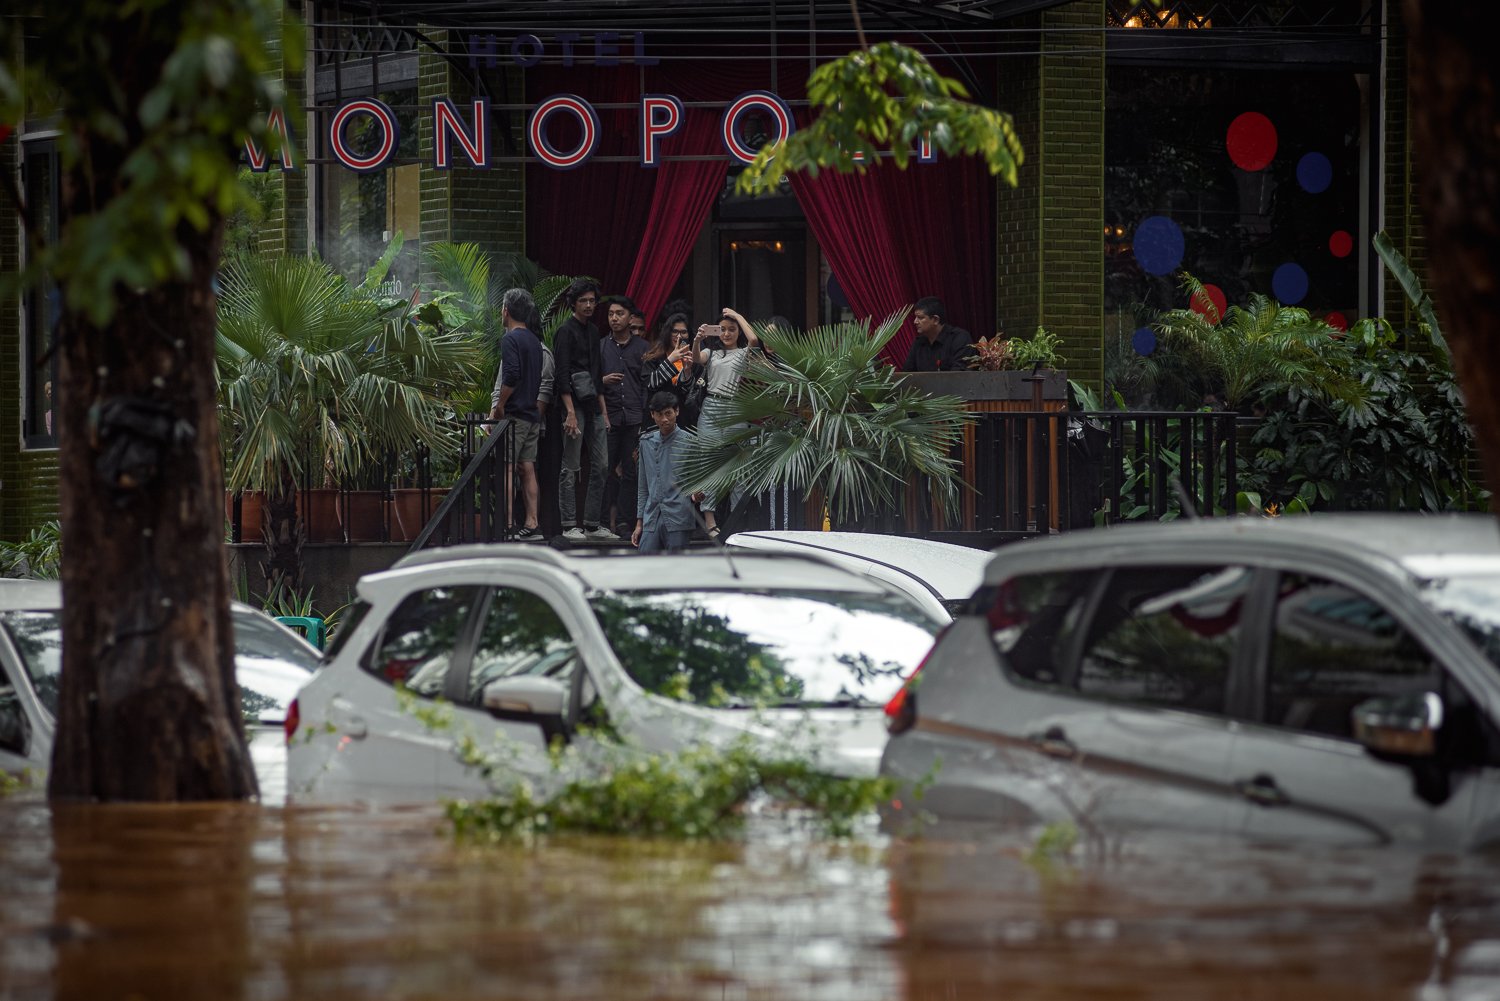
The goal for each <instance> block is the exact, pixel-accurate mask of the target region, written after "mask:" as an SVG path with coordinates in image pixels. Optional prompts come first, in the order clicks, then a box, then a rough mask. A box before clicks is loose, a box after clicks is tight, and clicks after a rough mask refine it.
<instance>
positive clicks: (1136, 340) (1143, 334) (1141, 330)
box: [1130, 327, 1156, 355]
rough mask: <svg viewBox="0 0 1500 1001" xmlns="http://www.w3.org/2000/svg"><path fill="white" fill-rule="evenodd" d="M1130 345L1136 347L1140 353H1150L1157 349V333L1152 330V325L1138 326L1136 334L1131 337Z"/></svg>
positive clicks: (1136, 350)
mask: <svg viewBox="0 0 1500 1001" xmlns="http://www.w3.org/2000/svg"><path fill="white" fill-rule="evenodd" d="M1130 346H1131V347H1133V348H1135V353H1136V354H1138V355H1149V354H1150V353H1151V352H1153V351H1155V350H1156V335H1155V334H1154V333H1152V332H1151V328H1150V327H1138V328H1137V329H1136V332H1135V335H1134V336H1133V337H1131V338H1130Z"/></svg>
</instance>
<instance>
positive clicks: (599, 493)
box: [552, 278, 619, 542]
mask: <svg viewBox="0 0 1500 1001" xmlns="http://www.w3.org/2000/svg"><path fill="white" fill-rule="evenodd" d="M563 301H564V302H566V303H567V304H568V307H569V308H570V309H572V310H573V315H572V316H570V317H568V319H567V321H566V322H565V323H564V324H563V325H562V326H561V327H559V328H558V331H557V336H556V337H554V338H553V342H552V343H553V352H552V353H553V355H554V356H555V358H556V385H555V395H556V396H557V397H558V398H560V399H561V400H562V404H563V411H564V416H563V458H562V471H561V472H560V473H559V474H558V478H557V491H558V497H557V509H558V514H560V515H561V516H562V526H563V538H565V539H568V540H570V541H574V542H579V541H582V540H584V539H603V540H610V539H618V538H619V536H618V535H616V534H615V533H614V532H611V531H610V530H609V529H607V528H605V527H604V526H603V525H601V524H600V523H599V520H600V519H599V514H600V510H601V508H602V507H603V506H604V477H605V475H606V474H607V473H608V472H609V450H608V434H609V414H608V412H607V411H606V410H605V407H604V394H603V393H602V392H600V390H601V389H602V388H603V385H604V384H603V376H602V374H601V372H600V358H599V330H598V328H597V327H595V326H594V325H593V323H592V322H590V321H591V320H592V319H593V316H594V309H595V307H596V306H598V304H599V286H598V285H596V284H595V283H594V282H591V281H589V280H588V279H587V278H579V279H576V280H575V281H574V282H573V284H571V285H569V286H568V290H567V292H565V293H564V299H563ZM585 444H587V445H588V448H589V487H588V493H587V494H586V495H585V496H584V501H583V527H582V528H579V527H578V521H577V519H578V499H577V484H578V470H579V468H580V464H581V461H582V459H583V446H584V445H585Z"/></svg>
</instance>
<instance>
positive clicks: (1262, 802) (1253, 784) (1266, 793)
mask: <svg viewBox="0 0 1500 1001" xmlns="http://www.w3.org/2000/svg"><path fill="white" fill-rule="evenodd" d="M1234 791H1235V792H1237V793H1239V794H1240V795H1241V796H1243V797H1244V798H1245V799H1248V800H1249V801H1250V802H1252V803H1254V804H1255V805H1256V806H1286V805H1287V804H1288V803H1290V802H1291V801H1292V798H1291V797H1290V796H1288V795H1287V794H1286V793H1285V792H1283V791H1282V789H1281V786H1279V785H1277V784H1276V780H1275V779H1273V778H1272V777H1271V776H1269V775H1265V774H1261V775H1257V776H1255V777H1254V778H1253V779H1239V780H1238V781H1236V782H1235V783H1234Z"/></svg>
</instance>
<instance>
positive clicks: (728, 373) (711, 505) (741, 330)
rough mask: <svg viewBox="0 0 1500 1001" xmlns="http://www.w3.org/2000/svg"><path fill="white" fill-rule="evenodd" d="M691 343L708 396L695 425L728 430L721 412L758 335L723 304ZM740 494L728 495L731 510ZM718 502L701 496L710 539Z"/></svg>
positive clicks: (715, 526)
mask: <svg viewBox="0 0 1500 1001" xmlns="http://www.w3.org/2000/svg"><path fill="white" fill-rule="evenodd" d="M693 346H694V350H695V352H696V354H697V357H698V362H699V364H701V365H702V366H703V368H704V377H705V379H706V380H707V382H708V396H707V397H706V398H705V400H704V403H703V413H702V414H701V415H700V416H699V418H698V421H699V426H700V428H701V429H702V430H703V431H704V433H707V434H711V433H713V432H715V431H719V430H722V431H726V432H728V431H732V430H734V426H733V425H727V424H726V422H725V417H724V411H725V409H726V407H727V403H728V400H729V398H730V396H732V395H733V394H734V390H735V387H737V386H738V385H739V383H740V377H741V376H742V375H743V374H744V372H745V365H746V364H748V363H749V361H750V354H751V352H752V351H755V350H758V349H759V348H760V338H758V337H756V336H755V331H754V330H753V329H751V327H750V324H749V323H748V322H747V321H746V320H745V318H744V317H743V316H741V315H740V314H739V313H737V312H735V311H734V310H733V309H731V308H729V307H728V306H726V307H724V312H723V316H722V318H721V319H720V320H719V322H718V323H716V324H707V323H705V324H703V325H702V326H700V327H699V328H698V333H697V336H696V337H695V338H694V342H693ZM743 496H744V495H743V493H742V492H741V491H739V490H736V491H734V493H732V494H730V497H729V508H730V510H731V511H732V510H734V508H735V507H737V506H738V505H739V502H740V498H741V497H743ZM718 501H719V498H717V497H715V496H713V495H711V494H705V496H704V498H703V523H704V524H705V525H707V526H708V537H709V538H710V539H717V538H718V537H719V534H720V533H719V525H718V516H717V515H716V514H715V510H714V509H715V508H717V507H718Z"/></svg>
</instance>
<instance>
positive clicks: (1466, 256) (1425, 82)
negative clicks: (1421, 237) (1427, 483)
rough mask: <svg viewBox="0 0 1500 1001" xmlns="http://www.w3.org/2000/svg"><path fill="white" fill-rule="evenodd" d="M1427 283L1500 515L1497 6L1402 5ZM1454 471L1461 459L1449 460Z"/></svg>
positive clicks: (1418, 1)
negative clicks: (1408, 49) (1407, 37)
mask: <svg viewBox="0 0 1500 1001" xmlns="http://www.w3.org/2000/svg"><path fill="white" fill-rule="evenodd" d="M1404 10H1405V15H1406V19H1407V22H1408V25H1409V28H1410V30H1411V94H1412V100H1411V107H1410V120H1411V125H1412V129H1413V132H1414V134H1415V137H1416V152H1417V173H1418V175H1419V177H1420V178H1421V182H1422V187H1421V198H1422V210H1423V212H1422V214H1423V219H1424V222H1425V224H1426V230H1427V247H1428V257H1429V262H1428V268H1427V269H1426V270H1427V274H1426V278H1427V279H1428V281H1429V283H1430V284H1431V286H1432V289H1433V301H1434V302H1435V303H1436V304H1437V308H1438V312H1439V314H1440V315H1441V317H1442V322H1443V334H1444V335H1445V336H1446V337H1447V339H1448V345H1449V347H1450V349H1451V350H1452V352H1453V369H1454V371H1455V372H1457V373H1458V381H1459V385H1460V386H1461V387H1462V388H1463V393H1464V402H1465V404H1466V405H1467V406H1468V411H1469V421H1470V423H1471V424H1472V425H1473V428H1474V434H1475V436H1476V438H1477V440H1478V445H1479V457H1480V462H1481V465H1482V466H1483V470H1484V482H1485V485H1486V486H1487V487H1489V489H1491V490H1493V491H1495V493H1493V494H1491V496H1490V505H1491V508H1492V509H1493V510H1494V511H1495V512H1496V513H1500V299H1497V297H1496V287H1497V285H1500V129H1497V127H1496V124H1495V123H1496V121H1497V120H1500V119H1497V115H1500V71H1497V65H1500V63H1497V61H1496V59H1495V56H1494V53H1493V52H1492V51H1490V50H1491V49H1492V48H1493V47H1494V39H1495V37H1496V32H1497V31H1500V5H1497V4H1493V3H1463V2H1459V0H1405V7H1404ZM1454 461H1455V462H1462V461H1464V460H1463V457H1462V456H1455V457H1454Z"/></svg>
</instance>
